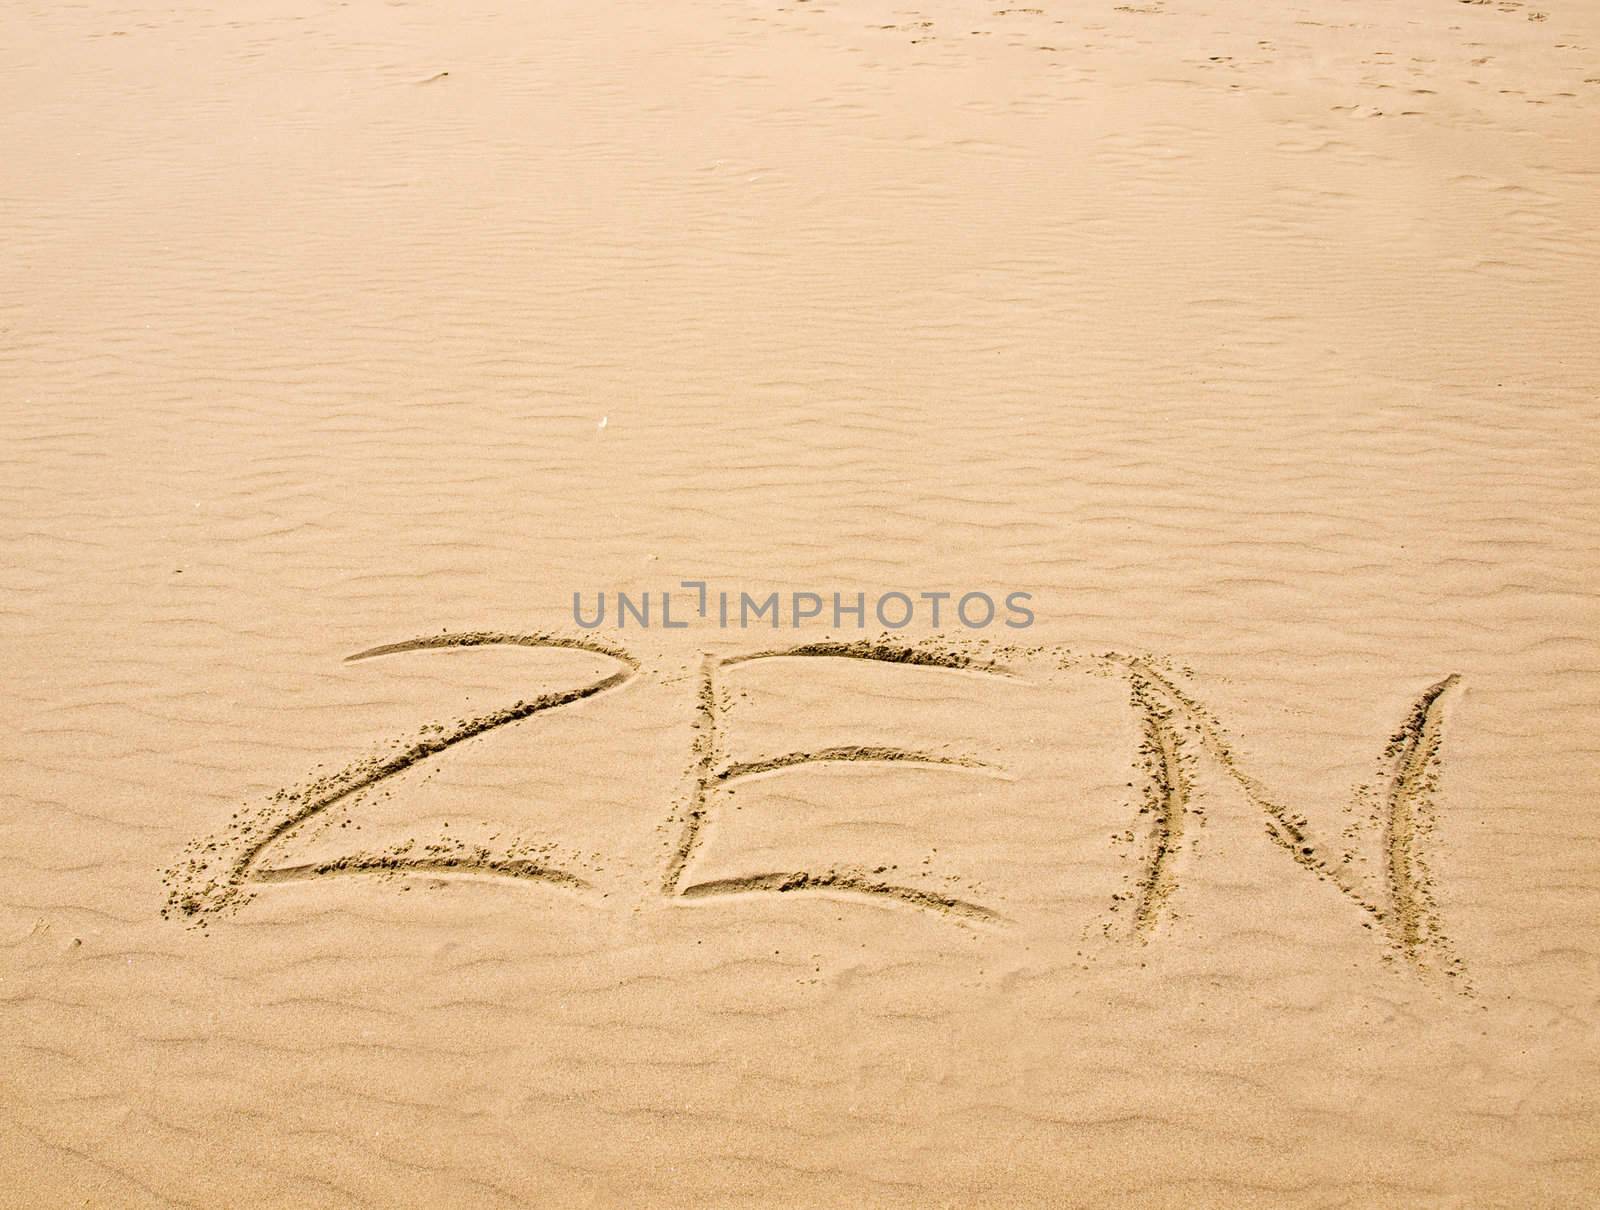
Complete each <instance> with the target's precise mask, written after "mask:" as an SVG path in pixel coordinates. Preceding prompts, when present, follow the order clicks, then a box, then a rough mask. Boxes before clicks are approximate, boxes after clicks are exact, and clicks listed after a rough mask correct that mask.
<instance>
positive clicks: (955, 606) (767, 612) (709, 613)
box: [572, 580, 1034, 630]
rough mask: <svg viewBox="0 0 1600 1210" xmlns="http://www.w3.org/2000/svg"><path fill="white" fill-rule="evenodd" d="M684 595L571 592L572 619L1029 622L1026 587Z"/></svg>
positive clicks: (727, 624)
mask: <svg viewBox="0 0 1600 1210" xmlns="http://www.w3.org/2000/svg"><path fill="white" fill-rule="evenodd" d="M678 588H679V589H684V590H687V592H688V594H692V595H686V596H682V597H674V596H673V593H672V592H671V591H664V592H652V591H649V590H646V591H644V592H634V593H627V592H610V593H608V592H597V593H594V594H592V595H593V600H591V601H587V602H586V600H585V595H586V594H584V593H583V592H581V591H579V592H574V593H573V594H572V620H573V622H574V623H576V624H577V625H578V626H579V627H580V628H581V629H583V630H595V629H598V628H599V627H601V626H604V625H606V624H607V622H608V621H609V622H610V624H611V625H613V626H615V627H617V628H618V629H627V628H629V627H635V628H637V629H640V630H649V629H652V628H658V629H661V630H687V629H689V628H690V627H691V626H706V627H711V626H714V627H715V628H716V629H718V630H752V629H756V628H765V629H770V630H780V629H786V628H787V629H798V628H799V627H802V626H804V625H805V624H806V623H808V622H815V623H817V624H819V625H831V626H832V627H833V628H834V629H835V630H838V629H844V628H848V627H850V626H854V627H855V628H856V629H857V630H866V629H868V628H869V627H871V628H874V629H877V628H881V629H884V630H904V629H905V628H906V627H907V626H910V625H911V624H912V623H914V622H915V623H920V624H923V625H927V626H930V627H932V628H933V629H935V630H937V629H940V628H949V627H953V626H959V627H960V628H961V629H963V630H986V629H988V628H989V627H990V626H996V625H999V626H1005V627H1007V628H1009V629H1011V630H1026V629H1028V627H1030V626H1032V625H1033V619H1034V615H1033V609H1032V608H1031V607H1030V606H1031V602H1032V601H1033V594H1032V593H1031V592H1022V591H1012V592H996V593H990V592H984V591H981V590H979V591H971V592H955V591H948V590H940V591H933V592H901V591H899V590H893V591H890V592H883V593H879V594H877V595H876V596H869V595H868V594H867V593H865V592H853V593H850V592H811V591H805V592H769V593H766V594H765V595H761V594H757V593H750V592H745V591H743V590H739V589H713V588H712V587H711V585H710V583H709V582H708V581H706V580H680V581H679V582H678Z"/></svg>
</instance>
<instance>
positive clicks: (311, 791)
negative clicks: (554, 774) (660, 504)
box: [164, 631, 639, 918]
mask: <svg viewBox="0 0 1600 1210" xmlns="http://www.w3.org/2000/svg"><path fill="white" fill-rule="evenodd" d="M481 646H519V647H555V648H566V649H573V650H581V651H588V652H591V653H593V654H595V655H602V656H605V657H607V658H608V659H611V660H614V661H616V662H618V663H620V664H621V665H622V667H621V668H620V669H619V670H618V671H616V672H614V673H612V674H611V675H609V676H605V677H601V678H600V679H598V680H595V681H592V682H590V683H588V684H586V685H581V686H577V687H575V688H571V689H566V690H561V691H558V692H553V693H546V694H541V695H540V696H538V697H535V698H531V699H526V700H520V701H517V702H514V703H513V704H511V705H510V706H505V707H502V708H501V709H498V710H492V711H489V712H488V713H485V714H480V715H476V716H474V717H472V718H466V719H460V720H457V721H456V722H455V723H453V724H451V725H448V726H435V727H432V728H428V729H425V731H427V732H431V733H430V734H426V735H425V738H422V739H419V740H416V741H414V742H412V743H410V744H409V745H407V746H406V747H404V748H402V749H401V750H400V751H399V752H395V753H392V754H390V755H388V756H383V757H375V758H371V759H368V760H364V761H357V762H355V763H354V764H351V765H348V766H346V767H345V768H344V769H342V770H340V771H339V772H337V773H334V774H332V775H331V776H327V777H323V778H319V779H317V780H316V781H314V782H312V783H310V784H309V785H307V786H304V787H302V788H300V789H298V790H281V791H279V792H278V794H277V795H276V796H275V797H274V800H273V803H272V805H271V806H269V807H268V808H267V809H266V810H265V811H263V812H261V813H259V814H257V815H255V816H253V817H250V818H246V819H242V820H239V821H238V822H236V824H235V825H234V826H233V827H232V828H231V829H230V830H229V831H228V832H227V833H224V834H223V836H221V837H219V838H214V839H212V840H210V841H202V842H196V844H195V846H192V848H193V850H194V851H193V852H192V853H191V855H190V857H189V858H188V859H187V860H186V861H183V862H180V863H179V864H178V865H177V866H175V867H174V868H173V869H172V870H171V871H169V874H168V885H169V894H168V901H167V906H166V908H165V909H164V913H165V914H169V915H170V914H176V915H179V916H183V917H190V918H193V917H204V916H208V915H210V914H212V913H215V912H217V911H221V910H224V909H230V908H236V907H238V906H239V905H240V904H242V903H243V902H244V901H245V900H247V899H248V898H249V896H250V893H251V892H250V888H251V887H252V886H255V885H263V884H271V883H283V882H298V881H305V880H308V879H314V878H324V877H330V876H336V875H351V874H432V875H479V876H486V877H493V878H511V879H516V880H520V881H524V882H538V883H543V884H547V885H552V886H561V887H567V888H570V889H583V888H586V887H587V886H588V884H587V883H586V882H584V880H583V879H581V878H579V877H578V876H577V875H575V874H572V873H571V872H569V871H566V870H561V869H556V868H553V867H548V866H545V865H543V864H541V863H539V862H537V861H534V860H532V859H531V858H528V857H524V856H521V855H520V854H518V853H515V852H513V853H509V854H507V855H505V856H502V857H499V858H494V857H491V856H490V855H489V854H488V852H487V851H485V850H482V849H468V848H465V847H462V848H460V849H458V850H455V851H449V852H446V851H444V850H445V849H446V848H447V846H443V845H434V846H429V848H428V850H426V851H425V852H424V854H422V855H420V856H411V855H410V853H409V847H410V846H404V847H403V848H402V849H401V850H398V851H391V852H389V853H382V854H368V853H358V854H352V855H350V856H349V857H346V858H342V859H340V860H337V861H333V862H326V863H316V864H308V865H299V866H290V867H273V866H270V865H268V864H266V862H265V860H264V859H265V858H266V856H267V854H268V852H269V851H270V850H271V849H272V847H273V846H274V845H275V844H277V843H278V842H279V841H281V840H283V839H284V838H286V837H287V836H289V835H290V834H291V833H293V832H295V831H296V830H297V829H299V828H301V827H302V826H303V825H305V824H307V823H309V822H310V821H312V820H313V819H315V818H316V817H317V816H319V815H322V814H323V813H324V812H326V811H327V810H328V809H329V808H331V807H333V806H335V805H337V804H339V803H341V802H344V801H346V800H349V799H351V798H352V797H354V796H356V795H358V794H361V793H363V792H364V791H367V790H369V789H371V788H372V787H374V786H376V785H378V784H380V783H381V782H384V781H386V780H388V779H389V778H392V777H394V776H396V775H397V774H400V773H403V772H405V771H406V770H407V769H410V768H412V767H413V766H415V765H418V764H421V763H423V762H424V761H428V760H431V759H433V758H435V757H437V756H439V755H440V754H441V753H444V752H446V751H448V750H449V749H451V748H453V747H455V746H456V745H457V744H460V743H462V742H463V741H465V740H469V739H473V738H475V737H477V736H480V735H484V734H486V733H488V732H490V731H494V730H496V729H498V728H501V727H505V726H508V725H510V724H513V723H518V722H521V721H523V720H524V719H528V718H532V717H533V716H534V715H537V714H541V713H544V712H546V711H550V710H555V709H559V708H561V707H563V706H569V705H572V704H573V703H575V702H580V701H583V700H584V699H586V698H590V697H594V696H596V695H597V694H601V693H605V692H606V691H608V690H611V689H615V688H618V687H619V686H621V685H622V684H624V683H625V682H626V681H627V680H629V678H631V677H632V676H633V675H634V673H635V672H636V671H637V669H638V666H639V665H638V661H636V660H635V659H634V658H633V657H632V656H631V655H629V654H627V653H626V652H624V651H622V650H620V649H619V648H615V647H612V646H610V645H609V644H606V643H603V642H599V641H590V640H587V639H575V638H570V637H568V636H565V635H549V634H500V633H495V632H490V631H471V632H467V633H461V634H440V635H431V636H428V637H425V638H419V639H410V640H407V641H405V642H401V643H390V644H386V645H384V646H381V647H372V648H369V649H367V650H365V651H360V652H357V653H356V654H355V655H352V656H349V657H347V659H346V662H347V663H350V662H357V661H361V660H368V659H375V658H378V657H380V656H386V655H396V654H400V653H404V652H411V651H433V650H447V649H461V648H468V647H481Z"/></svg>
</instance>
